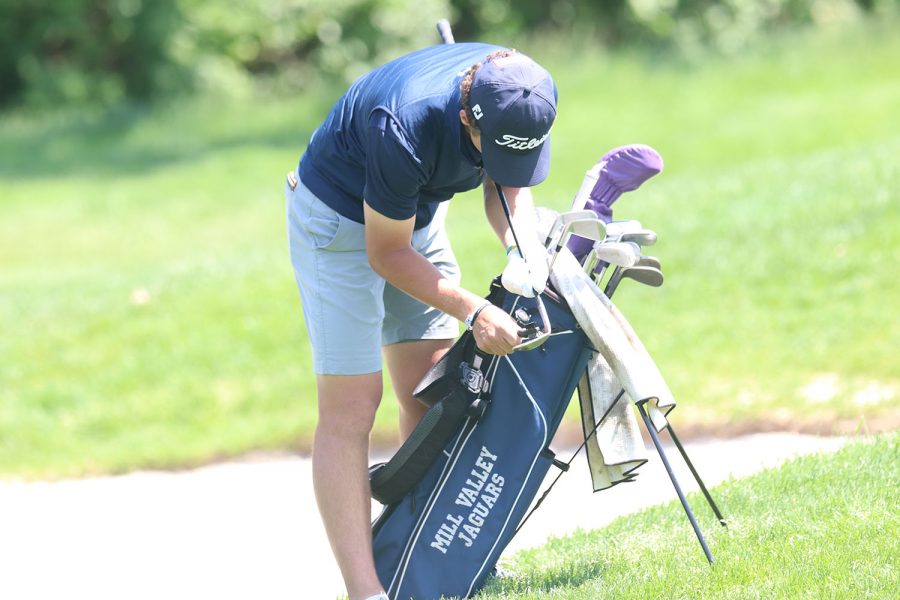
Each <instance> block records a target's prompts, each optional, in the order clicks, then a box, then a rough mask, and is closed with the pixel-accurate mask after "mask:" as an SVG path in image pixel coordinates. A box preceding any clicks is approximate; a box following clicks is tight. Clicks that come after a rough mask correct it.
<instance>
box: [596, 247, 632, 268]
mask: <svg viewBox="0 0 900 600" xmlns="http://www.w3.org/2000/svg"><path fill="white" fill-rule="evenodd" d="M593 254H594V257H595V259H596V261H597V262H599V261H601V260H602V261H604V262H607V263H609V264H611V265H616V266H617V267H633V266H634V265H636V264H637V263H638V261H639V260H640V259H641V249H640V247H639V246H638V245H637V244H635V243H634V242H608V241H605V242H600V243H598V244H594V250H593ZM595 264H596V262H595Z"/></svg>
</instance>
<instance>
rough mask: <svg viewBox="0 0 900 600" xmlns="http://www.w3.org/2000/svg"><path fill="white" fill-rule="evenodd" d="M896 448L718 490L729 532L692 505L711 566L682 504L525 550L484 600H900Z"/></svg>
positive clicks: (852, 451) (884, 441) (869, 446)
mask: <svg viewBox="0 0 900 600" xmlns="http://www.w3.org/2000/svg"><path fill="white" fill-rule="evenodd" d="M897 441H898V439H897V436H896V435H891V436H883V437H880V438H878V439H875V440H869V441H867V442H856V443H852V444H850V445H848V446H847V447H845V448H844V449H842V450H840V451H839V452H837V453H836V454H835V455H833V456H811V457H805V458H801V459H798V460H795V461H793V462H791V463H788V464H786V465H784V466H782V467H780V468H778V469H775V470H771V471H765V472H762V473H759V474H757V475H755V476H753V477H750V478H747V479H740V480H734V481H730V482H728V483H726V484H723V485H721V486H718V487H716V488H715V489H713V490H711V493H712V494H713V496H714V498H715V499H716V501H717V503H718V504H719V506H720V507H721V508H722V509H723V511H724V513H725V515H726V518H727V519H728V522H729V526H728V529H727V530H725V529H722V528H721V527H719V525H718V523H717V522H716V521H715V519H714V518H713V516H712V514H711V511H709V510H707V507H706V506H705V502H704V500H703V497H702V496H701V495H700V494H699V493H698V494H695V495H693V496H689V500H690V501H691V503H692V506H693V507H694V508H695V510H696V512H697V514H698V519H699V522H700V526H701V528H702V529H703V532H704V534H705V537H706V538H707V541H708V542H709V545H710V550H711V551H712V553H713V556H714V558H715V561H716V562H715V564H714V565H713V566H712V567H710V566H709V565H708V563H707V562H706V558H705V557H704V556H703V552H702V550H701V549H700V546H699V544H698V543H697V539H696V538H695V537H694V533H693V531H692V530H691V527H690V524H689V523H688V520H687V518H686V517H685V515H684V512H683V511H682V508H681V505H680V504H679V503H678V501H674V502H672V503H669V504H667V505H665V506H660V507H655V508H652V509H649V510H645V511H643V512H640V513H638V514H637V515H633V516H628V517H622V518H620V519H617V520H616V521H614V522H613V523H612V524H611V525H609V526H608V527H606V528H604V529H602V530H598V531H591V532H578V533H576V534H574V535H572V536H569V537H565V538H556V539H552V540H551V541H550V542H549V543H548V544H547V545H546V546H545V547H542V548H538V549H533V550H527V551H522V552H519V553H518V554H516V555H515V556H513V557H512V558H511V559H510V561H509V565H508V566H509V567H510V569H511V571H512V573H514V575H512V576H510V577H504V578H502V579H499V580H494V581H492V582H491V583H490V584H489V586H488V587H487V591H486V593H484V594H481V595H479V596H478V597H479V598H482V599H483V600H491V599H494V598H496V599H499V598H517V599H523V600H524V599H528V598H567V599H572V600H575V599H585V600H588V599H589V600H596V599H599V598H616V599H625V598H635V599H645V598H716V599H720V598H896V592H897V589H898V587H900V570H898V558H900V542H898V537H897V533H898V531H900V513H898V511H897V502H898V500H900V497H898V489H900V451H898V445H897ZM638 481H640V478H638ZM636 485H639V483H638V484H636ZM599 501H600V502H601V504H602V498H599Z"/></svg>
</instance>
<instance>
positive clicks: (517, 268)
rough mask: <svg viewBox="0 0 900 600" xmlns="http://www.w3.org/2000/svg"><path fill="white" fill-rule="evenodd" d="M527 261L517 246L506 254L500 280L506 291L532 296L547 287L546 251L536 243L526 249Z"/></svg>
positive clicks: (548, 274) (548, 273)
mask: <svg viewBox="0 0 900 600" xmlns="http://www.w3.org/2000/svg"><path fill="white" fill-rule="evenodd" d="M526 253H527V254H526V256H527V257H528V262H527V263H526V262H525V259H523V258H522V253H521V252H519V249H518V248H513V249H512V250H511V251H510V253H509V255H508V261H509V262H508V263H507V265H506V268H505V269H503V274H502V275H501V276H500V281H501V282H502V283H503V287H504V288H506V289H507V291H510V292H512V293H513V294H518V295H520V296H524V297H526V298H533V297H534V296H535V295H537V294H540V293H542V292H543V291H544V288H546V287H547V277H549V276H550V271H549V270H548V268H547V251H546V250H545V249H544V248H543V247H542V246H539V245H537V244H533V245H532V246H531V247H530V248H529V249H527V250H526Z"/></svg>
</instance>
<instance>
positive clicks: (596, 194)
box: [568, 144, 663, 260]
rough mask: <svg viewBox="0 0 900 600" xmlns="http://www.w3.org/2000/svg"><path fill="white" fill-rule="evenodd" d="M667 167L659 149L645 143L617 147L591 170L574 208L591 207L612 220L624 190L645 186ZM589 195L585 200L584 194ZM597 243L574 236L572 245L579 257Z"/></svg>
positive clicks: (570, 244) (598, 213)
mask: <svg viewBox="0 0 900 600" xmlns="http://www.w3.org/2000/svg"><path fill="white" fill-rule="evenodd" d="M662 170H663V160H662V157H661V156H660V155H659V152H657V151H656V150H654V149H653V148H651V147H650V146H646V145H644V144H631V145H629V146H621V147H619V148H614V149H612V150H610V151H609V152H607V153H606V154H604V155H603V156H602V157H601V158H600V160H598V161H597V163H596V164H595V165H594V167H593V168H591V169H590V170H589V171H588V174H587V176H586V177H585V181H584V183H583V184H582V190H581V191H579V197H576V204H581V202H584V204H583V205H580V206H573V207H572V208H573V209H574V210H579V209H587V210H591V211H593V212H594V213H595V214H596V215H597V216H598V217H600V220H602V221H603V222H604V223H609V222H610V221H612V205H613V202H615V201H616V200H618V199H619V196H621V195H622V194H623V193H624V192H630V191H632V190H636V189H638V188H639V187H641V184H643V183H644V182H645V181H647V180H648V179H650V178H651V177H653V176H654V175H656V174H658V173H660V172H661V171H662ZM590 182H595V183H594V185H593V187H591V188H590V189H589V191H588V190H587V189H585V184H589V183H590ZM584 195H586V196H587V198H585V199H584V200H581V199H580V197H582V196H584ZM592 245H593V242H591V241H590V240H587V239H585V238H582V237H578V236H575V235H573V236H572V238H571V239H570V240H569V243H568V248H569V250H571V251H572V254H574V255H575V257H576V258H577V259H579V260H581V259H582V258H584V256H585V255H586V254H587V253H588V252H590V250H591V246H592Z"/></svg>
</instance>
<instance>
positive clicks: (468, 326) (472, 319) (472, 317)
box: [463, 301, 491, 330]
mask: <svg viewBox="0 0 900 600" xmlns="http://www.w3.org/2000/svg"><path fill="white" fill-rule="evenodd" d="M490 305H491V303H490V302H487V301H485V302H484V304H482V305H481V306H479V307H478V308H476V309H475V310H474V311H472V314H470V315H469V316H468V317H466V320H465V321H463V325H465V326H466V329H469V330H471V329H472V327H473V326H474V325H475V320H476V319H477V318H478V315H480V314H481V311H483V310H484V309H485V308H487V307H488V306H490Z"/></svg>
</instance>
